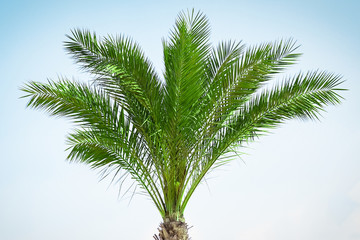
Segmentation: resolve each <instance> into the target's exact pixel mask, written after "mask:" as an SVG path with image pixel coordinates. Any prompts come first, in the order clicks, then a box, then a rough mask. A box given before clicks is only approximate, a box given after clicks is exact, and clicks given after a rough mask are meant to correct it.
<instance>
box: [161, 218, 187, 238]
mask: <svg viewBox="0 0 360 240" xmlns="http://www.w3.org/2000/svg"><path fill="white" fill-rule="evenodd" d="M188 229H189V228H188V226H187V224H186V223H185V222H181V221H166V222H163V223H161V224H160V227H159V228H158V230H159V235H155V236H154V239H155V240H190V238H189V235H188Z"/></svg>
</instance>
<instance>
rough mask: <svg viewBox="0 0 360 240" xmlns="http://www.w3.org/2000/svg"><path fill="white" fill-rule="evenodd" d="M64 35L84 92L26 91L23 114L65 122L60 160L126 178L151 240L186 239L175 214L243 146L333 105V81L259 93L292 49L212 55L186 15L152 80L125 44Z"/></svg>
mask: <svg viewBox="0 0 360 240" xmlns="http://www.w3.org/2000/svg"><path fill="white" fill-rule="evenodd" d="M71 33H72V34H71V35H70V36H67V38H68V40H67V41H66V42H65V43H64V44H65V48H66V51H67V52H68V53H69V54H70V55H72V57H73V58H74V59H75V60H76V62H77V63H79V64H80V65H81V67H82V68H83V69H84V70H86V71H88V72H90V73H91V74H93V75H94V81H93V84H85V83H80V82H75V81H69V80H67V79H64V78H63V79H60V80H58V81H52V80H49V81H48V82H47V83H40V82H29V83H27V84H26V85H25V86H24V87H22V91H24V92H25V95H24V97H26V98H28V99H29V102H28V104H27V105H28V106H30V107H33V108H37V109H43V110H46V111H47V112H49V113H50V115H55V116H64V117H68V118H70V119H72V120H73V121H74V123H75V124H76V126H77V128H76V130H75V131H74V132H72V133H70V134H69V135H68V144H69V149H68V150H69V155H68V159H69V160H71V161H79V162H82V163H86V164H89V165H90V166H91V167H92V168H96V169H98V168H100V169H103V170H104V171H106V172H107V173H109V172H112V173H113V174H114V177H115V178H118V179H123V178H126V176H129V177H130V180H132V181H134V182H135V183H136V186H138V187H140V189H141V192H144V193H146V195H147V196H149V197H150V198H151V200H152V201H153V203H154V205H155V206H156V208H157V209H158V210H159V213H160V214H161V216H162V218H163V223H161V225H160V228H159V232H160V233H159V235H155V236H154V238H155V239H161V240H170V239H178V240H185V239H189V237H188V227H187V224H186V223H185V220H184V210H185V208H186V206H187V204H188V202H189V200H190V198H191V196H192V195H193V193H194V191H195V189H197V187H198V186H199V184H200V183H202V182H203V181H204V179H205V177H206V176H207V175H208V174H209V172H211V170H213V169H215V168H217V167H219V166H221V165H223V164H226V163H228V162H229V161H230V160H232V159H234V158H236V156H237V153H238V151H239V147H241V146H242V145H243V144H244V143H246V142H248V141H252V140H253V139H254V138H257V137H258V136H259V135H262V134H264V133H266V131H267V130H269V129H271V128H274V127H276V126H278V125H279V124H281V123H283V122H284V121H285V120H288V119H293V118H300V119H317V118H318V117H319V116H320V113H321V112H322V111H323V110H324V107H325V106H326V105H336V104H339V103H340V100H341V99H342V97H341V96H340V95H339V94H338V91H339V90H343V89H340V88H338V86H339V84H341V82H342V81H341V77H340V76H338V75H335V74H332V73H328V72H325V71H312V72H308V73H299V74H297V75H296V76H294V77H290V78H285V79H284V80H283V81H282V82H281V83H276V84H275V85H274V86H273V87H271V88H270V89H269V88H266V87H264V85H265V84H267V83H268V82H269V81H270V80H272V79H273V78H274V77H275V76H276V74H277V73H280V72H282V71H283V70H284V69H285V68H287V67H288V66H290V65H292V64H294V63H295V62H296V61H297V59H298V57H299V55H300V54H299V53H296V52H295V51H296V49H297V48H298V46H297V44H296V43H295V42H294V41H293V40H282V41H278V42H274V43H265V44H261V45H257V46H253V47H245V46H244V45H243V44H242V43H241V42H233V41H224V42H222V43H220V44H219V45H218V46H217V47H212V46H211V45H210V44H209V35H210V27H209V23H208V20H207V18H206V16H205V15H203V14H202V13H200V12H195V11H194V10H192V11H187V12H181V13H180V14H179V16H178V18H177V20H176V23H175V26H174V29H173V30H172V31H171V32H170V37H169V39H168V40H163V56H164V64H165V68H164V72H163V77H162V78H161V77H160V76H159V75H158V74H157V73H156V72H155V70H154V68H153V66H152V64H151V63H150V61H149V60H148V59H147V58H146V57H145V56H144V54H143V52H142V50H141V49H140V47H139V46H138V45H137V44H136V43H134V41H133V40H131V39H130V38H127V37H124V36H117V37H112V36H107V37H103V38H99V37H98V36H97V35H96V34H95V33H91V32H89V31H87V30H81V29H76V30H73V31H72V32H71Z"/></svg>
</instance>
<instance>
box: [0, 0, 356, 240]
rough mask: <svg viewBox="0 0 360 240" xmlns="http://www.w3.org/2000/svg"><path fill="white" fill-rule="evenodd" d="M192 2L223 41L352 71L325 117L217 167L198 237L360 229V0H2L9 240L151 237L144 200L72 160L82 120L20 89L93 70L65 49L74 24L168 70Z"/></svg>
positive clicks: (3, 233)
mask: <svg viewBox="0 0 360 240" xmlns="http://www.w3.org/2000/svg"><path fill="white" fill-rule="evenodd" d="M191 8H195V9H196V10H201V11H203V12H204V13H205V14H206V15H207V17H208V18H209V20H210V24H211V26H212V35H211V39H212V42H213V43H214V44H217V43H218V42H219V41H221V40H228V39H232V40H242V41H243V42H244V43H246V44H247V45H255V44H260V43H263V42H268V41H275V40H279V39H287V38H293V39H295V40H297V42H298V43H299V44H300V45H301V47H300V48H299V52H302V53H303V56H302V57H301V58H300V61H299V64H297V65H296V66H294V67H292V68H291V69H290V70H289V71H288V72H286V73H285V74H286V75H289V76H291V74H294V73H297V72H299V71H303V72H306V71H309V70H316V69H321V70H327V71H329V72H334V73H338V74H340V75H342V76H343V78H344V80H346V82H345V83H344V84H343V87H344V88H347V89H349V91H347V92H344V93H343V96H344V97H345V100H344V102H343V103H342V104H341V105H339V106H336V107H328V108H327V109H326V110H327V112H326V113H324V114H323V117H322V118H321V120H320V121H316V122H314V121H296V120H295V121H289V122H287V123H286V124H284V125H282V126H281V127H280V128H278V129H276V130H274V131H273V132H272V133H271V134H269V135H267V136H264V137H261V138H259V139H257V140H256V141H255V142H254V143H250V144H249V145H248V146H245V147H244V148H243V149H241V151H242V152H243V153H244V154H243V155H242V159H238V160H235V161H233V162H232V163H231V164H229V165H228V166H226V167H223V168H221V169H219V170H216V171H214V172H212V173H211V174H210V175H209V177H208V179H207V183H206V184H205V183H204V184H202V185H201V186H200V187H199V188H198V189H197V192H195V194H194V195H193V197H192V199H191V200H190V202H189V205H188V207H187V209H186V211H185V218H186V221H187V222H188V224H189V225H190V226H193V227H192V228H191V229H190V235H191V237H192V239H194V240H201V239H207V240H215V239H246V240H263V239H264V240H265V239H266V240H275V239H276V240H287V239H292V240H300V239H301V240H303V239H306V240H319V239H327V240H338V239H342V240H355V239H360V157H359V154H358V151H357V150H358V149H357V148H358V147H359V146H358V145H359V143H360V137H359V136H360V126H359V117H360V107H359V103H360V95H359V94H358V93H359V92H360V79H359V76H360V60H359V57H358V56H359V54H360V44H359V40H360V28H359V23H360V15H359V14H358V12H359V10H360V4H359V3H358V1H351V0H344V1H316V0H315V1H307V0H302V1H265V0H263V1H261V0H254V1H229V0H223V1H209V0H208V1H188V0H185V1H137V0H134V1H121V0H118V1H110V0H103V1H91V0H88V1H74V2H73V1H68V0H64V1H56V2H55V1H54V2H52V1H16V0H14V1H1V3H0V32H1V35H0V36H1V37H0V50H1V51H0V52H1V57H0V72H1V77H0V91H1V94H0V98H1V99H0V100H1V101H0V114H1V115H0V116H1V118H0V148H1V156H0V163H1V167H0V239H2V240H45V239H53V240H63V239H66V240H80V239H81V240H82V239H86V240H95V239H96V240H97V239H107V240H115V239H129V240H137V239H152V235H153V234H155V233H156V232H157V227H158V225H159V223H160V222H161V217H160V215H159V214H158V213H157V211H156V208H155V206H154V205H153V204H152V203H151V201H149V199H148V198H146V197H144V196H142V195H136V196H135V197H134V198H133V199H132V200H131V201H129V196H127V195H125V196H124V197H121V195H120V197H119V196H118V186H117V185H110V184H109V182H108V181H106V180H105V181H100V182H99V179H100V177H99V174H98V173H97V172H96V171H92V170H90V169H89V167H88V166H86V165H81V164H72V163H68V162H66V161H65V158H66V154H67V153H66V151H65V149H66V147H67V146H66V144H65V136H66V134H67V133H68V132H70V131H71V129H72V125H71V124H70V123H69V122H68V121H67V120H65V119H59V118H53V117H49V116H48V115H47V114H44V113H43V112H41V111H34V110H32V109H27V108H26V107H25V106H26V100H24V99H20V98H19V97H20V96H21V94H22V93H21V92H20V91H19V87H20V86H22V85H23V84H24V83H26V82H27V81H30V80H34V81H41V82H45V81H46V80H47V79H57V78H58V77H59V76H67V77H69V78H73V79H77V80H81V81H88V80H89V79H90V78H89V76H88V75H87V74H84V73H83V72H81V71H80V69H79V67H78V66H76V65H75V64H74V62H73V60H72V59H70V57H69V56H68V55H66V54H65V52H64V49H63V41H64V40H66V37H65V35H66V34H69V33H70V30H71V29H73V28H86V29H89V30H92V31H95V32H96V33H98V34H99V35H107V34H112V35H115V34H124V35H126V36H131V37H132V38H133V39H134V40H136V41H137V42H138V43H139V45H140V46H142V49H143V50H144V52H145V54H146V56H148V57H149V58H150V59H151V60H152V61H153V63H154V65H155V67H156V68H157V70H158V72H159V73H161V70H162V50H161V48H162V46H161V39H162V38H166V37H167V36H168V33H169V30H170V29H171V28H172V26H173V24H174V21H175V19H176V16H177V14H178V13H179V12H180V11H181V10H186V9H191Z"/></svg>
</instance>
